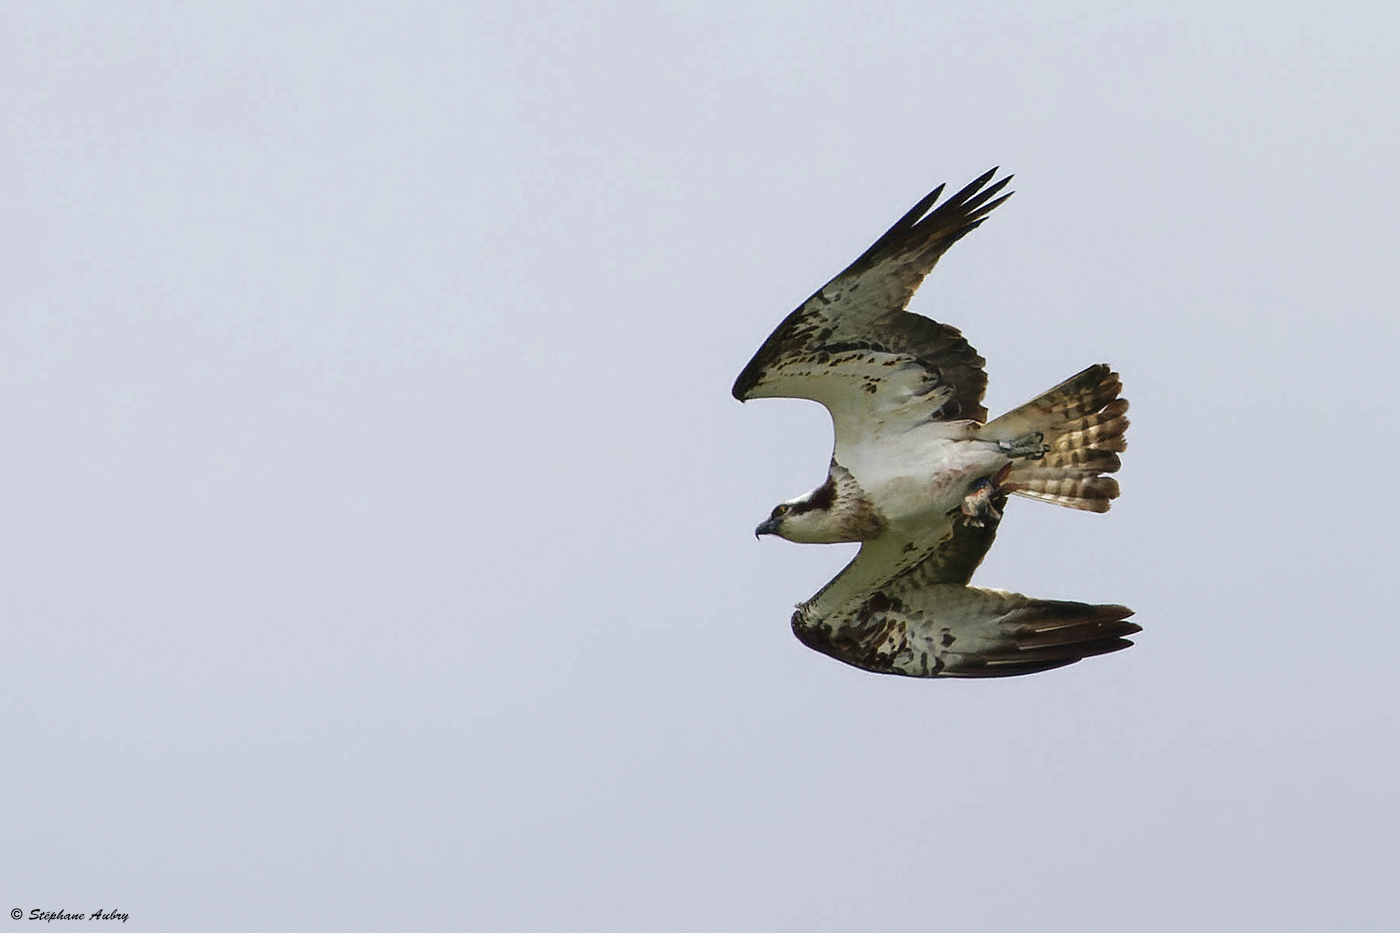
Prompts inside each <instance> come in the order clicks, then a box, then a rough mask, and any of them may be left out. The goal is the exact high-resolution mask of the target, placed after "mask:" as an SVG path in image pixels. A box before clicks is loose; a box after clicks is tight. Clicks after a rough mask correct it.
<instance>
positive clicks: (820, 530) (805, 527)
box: [753, 480, 858, 544]
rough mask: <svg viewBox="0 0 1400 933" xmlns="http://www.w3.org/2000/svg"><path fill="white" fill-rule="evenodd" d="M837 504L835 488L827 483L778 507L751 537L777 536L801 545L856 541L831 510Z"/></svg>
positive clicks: (837, 515)
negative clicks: (846, 531)
mask: <svg viewBox="0 0 1400 933" xmlns="http://www.w3.org/2000/svg"><path fill="white" fill-rule="evenodd" d="M836 501H837V500H836V484H835V483H834V482H832V481H831V480H827V481H826V483H825V484H824V485H822V486H818V487H817V488H816V489H814V490H812V491H811V492H809V493H807V495H805V496H798V497H797V498H796V499H789V500H787V501H786V502H780V503H778V505H777V506H775V507H774V509H773V513H772V514H771V515H769V516H768V520H767V521H765V522H763V524H761V525H759V526H758V527H757V528H755V529H754V532H753V533H754V536H755V537H757V536H758V535H777V536H778V537H780V538H786V539H787V540H789V541H796V542H798V543H801V544H831V543H834V542H837V541H854V540H858V539H856V538H851V537H849V536H848V535H847V534H846V533H845V529H844V527H843V526H844V524H845V523H844V522H842V521H841V520H840V519H841V516H840V514H839V513H838V511H837V510H836V509H834V508H833V506H834V505H835V504H836Z"/></svg>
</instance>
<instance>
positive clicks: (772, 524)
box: [753, 518, 779, 538]
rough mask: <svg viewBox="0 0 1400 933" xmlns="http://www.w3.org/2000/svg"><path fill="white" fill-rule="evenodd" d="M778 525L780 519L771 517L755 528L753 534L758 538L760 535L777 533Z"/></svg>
mask: <svg viewBox="0 0 1400 933" xmlns="http://www.w3.org/2000/svg"><path fill="white" fill-rule="evenodd" d="M778 525H779V521H778V519H776V518H770V519H768V520H767V521H766V522H764V523H763V524H762V525H759V526H758V527H757V528H755V529H754V530H753V536H754V537H755V538H757V537H758V536H759V535H775V534H777V533H778Z"/></svg>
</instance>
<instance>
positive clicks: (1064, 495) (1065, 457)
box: [981, 363, 1128, 512]
mask: <svg viewBox="0 0 1400 933" xmlns="http://www.w3.org/2000/svg"><path fill="white" fill-rule="evenodd" d="M1121 391H1123V383H1122V382H1121V381H1119V379H1118V374H1117V373H1115V372H1113V371H1112V369H1110V368H1109V367H1108V366H1107V365H1105V364H1103V363H1100V364H1098V365H1095V366H1090V367H1089V368H1088V369H1086V370H1084V371H1083V372H1081V373H1078V374H1077V375H1074V376H1071V377H1070V378H1069V379H1066V380H1065V381H1064V382H1062V383H1060V384H1059V385H1057V386H1055V388H1053V389H1051V390H1050V391H1048V392H1046V393H1045V394H1043V395H1041V396H1040V397H1038V398H1035V399H1033V400H1031V401H1029V402H1027V403H1026V404H1024V405H1022V406H1020V407H1019V408H1016V409H1013V410H1012V411H1009V412H1007V413H1006V414H1004V415H1002V416H1001V417H1000V418H997V419H996V420H995V421H992V422H989V423H988V424H987V425H986V426H984V427H983V428H982V431H981V434H982V436H983V437H986V438H987V439H988V440H1004V441H1015V440H1017V439H1021V438H1024V437H1026V436H1027V435H1033V434H1037V433H1038V434H1043V435H1044V440H1043V443H1044V445H1045V447H1046V450H1045V455H1044V456H1043V457H1042V458H1041V459H1039V460H1026V459H1017V460H1015V461H1013V464H1012V467H1011V472H1010V474H1008V475H1007V477H1006V479H1005V480H1004V481H1003V482H1002V483H1001V488H1002V489H1003V490H1005V491H1007V492H1014V493H1016V494H1017V495H1021V496H1029V497H1030V498H1032V499H1040V500H1042V501H1045V502H1053V503H1055V504H1056V505H1063V506H1066V507H1068V508H1072V509H1085V510H1087V511H1090V512H1107V511H1108V507H1109V506H1110V505H1111V504H1112V501H1113V500H1114V499H1116V498H1118V482H1117V480H1115V479H1114V478H1113V477H1111V476H1104V475H1103V474H1105V473H1116V472H1117V471H1118V468H1119V467H1120V466H1121V465H1122V461H1120V460H1119V459H1118V455H1119V454H1120V453H1122V452H1123V451H1124V450H1126V449H1127V447H1128V442H1127V439H1126V437H1125V436H1124V435H1125V433H1126V432H1127V430H1128V419H1127V417H1125V416H1126V414H1127V411H1128V400H1127V399H1124V398H1119V397H1118V393H1119V392H1121Z"/></svg>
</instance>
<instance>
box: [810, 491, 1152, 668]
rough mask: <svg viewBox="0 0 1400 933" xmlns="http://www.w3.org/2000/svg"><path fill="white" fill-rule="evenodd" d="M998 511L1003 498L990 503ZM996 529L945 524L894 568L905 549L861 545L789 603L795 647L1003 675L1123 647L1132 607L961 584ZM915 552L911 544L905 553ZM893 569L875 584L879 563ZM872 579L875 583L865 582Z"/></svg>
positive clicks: (863, 661)
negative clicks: (937, 536)
mask: <svg viewBox="0 0 1400 933" xmlns="http://www.w3.org/2000/svg"><path fill="white" fill-rule="evenodd" d="M994 504H995V505H996V506H997V508H998V509H1000V508H1002V507H1003V506H1004V505H1005V499H1004V498H1003V499H1001V500H999V501H998V502H996V503H994ZM995 535H996V527H995V523H989V524H988V525H987V526H986V527H983V528H975V527H971V526H968V525H965V524H960V523H958V524H954V525H952V527H951V530H950V531H949V532H947V533H946V534H945V535H944V536H943V538H942V539H941V540H939V541H938V543H937V544H936V545H934V546H933V547H932V548H931V549H930V550H928V551H926V552H922V553H925V554H926V555H927V556H924V557H922V559H919V560H917V562H912V561H911V562H909V563H907V564H906V565H905V566H904V567H903V568H902V569H901V567H899V566H898V563H899V561H898V556H897V555H899V554H900V553H901V552H905V551H906V549H907V548H908V547H909V545H908V543H907V542H906V543H905V544H904V545H899V546H897V547H896V546H895V542H888V543H881V539H876V540H875V541H872V542H868V543H867V544H865V545H863V546H862V547H861V552H860V553H859V554H858V555H856V559H855V560H854V561H852V562H851V564H850V566H848V567H847V568H846V569H845V570H843V571H842V572H841V573H840V574H838V575H837V577H836V579H834V580H832V581H831V583H829V584H827V586H826V587H825V588H824V589H823V590H822V591H821V592H820V593H818V594H817V595H816V596H815V597H813V598H812V599H811V600H809V601H808V602H806V603H803V604H802V605H801V606H799V607H798V610H797V612H796V613H794V614H793V617H792V630H793V632H794V633H795V634H796V635H797V637H798V638H799V639H800V640H801V641H802V643H803V644H805V645H807V646H808V647H809V648H813V649H815V650H817V651H820V652H821V653H822V654H826V655H829V656H831V657H833V658H835V659H837V660H838V661H843V662H845V663H846V664H850V665H853V666H855V667H859V668H862V669H864V670H867V671H874V672H876V673H880V674H903V675H906V676H910V677H935V676H944V677H1010V676H1013V675H1016V674H1031V673H1035V672H1036V671H1044V670H1049V669H1051V668H1054V667H1063V666H1064V665H1066V664H1073V663H1074V662H1075V661H1078V660H1081V659H1083V658H1087V657H1091V656H1093V655H1098V654H1107V653H1109V652H1110V651H1119V650H1121V649H1123V648H1127V647H1129V646H1130V645H1132V642H1130V641H1128V640H1127V639H1126V637H1125V636H1128V635H1131V634H1133V633H1134V632H1137V631H1140V630H1141V628H1140V626H1138V625H1136V624H1134V623H1132V622H1127V621H1124V620H1125V619H1127V618H1128V616H1130V615H1132V610H1130V609H1127V608H1125V607H1123V606H1113V605H1103V606H1095V605H1089V604H1087V603H1079V602H1063V601H1060V600H1052V599H1034V598H1031V597H1029V596H1022V595H1020V594H1019V593H1007V592H1004V591H1002V590H989V589H980V588H978V587H971V586H967V581H968V580H970V579H971V578H972V572H973V571H974V570H975V569H976V568H977V565H978V564H979V563H981V561H982V557H983V555H985V554H986V553H987V549H988V548H989V547H991V544H992V539H993V538H994V537H995ZM909 553H912V554H914V555H915V556H916V557H917V555H918V554H919V553H921V552H920V551H919V550H918V549H917V548H916V549H914V550H913V551H911V552H909ZM892 555H893V556H894V560H895V566H893V567H892V568H891V569H893V570H894V573H893V575H891V576H887V577H886V578H885V580H884V581H883V582H879V580H880V577H881V576H882V572H881V570H882V567H890V566H891V565H890V562H891V559H892ZM871 581H876V582H871Z"/></svg>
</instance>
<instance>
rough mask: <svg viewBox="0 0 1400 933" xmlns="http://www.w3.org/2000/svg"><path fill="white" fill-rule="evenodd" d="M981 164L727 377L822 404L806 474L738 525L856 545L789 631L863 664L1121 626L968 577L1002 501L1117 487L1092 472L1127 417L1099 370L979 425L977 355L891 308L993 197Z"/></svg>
mask: <svg viewBox="0 0 1400 933" xmlns="http://www.w3.org/2000/svg"><path fill="white" fill-rule="evenodd" d="M996 173H997V169H992V170H991V171H989V172H987V173H986V174H985V175H983V176H982V177H981V178H978V179H976V180H975V181H973V182H972V183H971V184H969V185H968V186H967V187H965V188H963V189H962V190H961V191H959V192H958V193H957V194H955V195H953V196H952V197H950V198H948V199H947V200H945V201H944V202H943V203H942V204H937V202H938V199H939V196H940V195H941V194H942V193H943V186H942V185H940V186H939V187H938V188H936V189H935V190H934V191H933V192H932V193H930V194H929V195H928V196H927V197H925V198H924V199H923V200H921V201H920V202H919V203H918V204H915V205H914V207H913V208H912V209H911V210H910V211H909V212H908V213H907V214H905V215H904V216H903V217H901V218H900V219H899V220H898V222H896V223H895V225H894V226H893V227H891V228H890V229H889V231H888V232H886V233H885V235H884V236H882V237H880V238H879V239H878V240H876V241H875V244H874V245H873V246H871V247H870V248H869V249H868V250H866V251H865V253H864V254H862V255H861V256H860V258H859V259H857V260H856V261H855V262H853V263H851V265H850V266H849V267H848V268H847V269H846V270H845V271H844V272H842V273H841V274H840V275H838V276H836V278H834V279H832V280H831V281H830V282H828V283H827V284H826V285H824V286H822V288H821V289H820V290H819V291H818V292H817V293H816V294H815V295H813V296H812V297H811V298H808V299H807V300H806V301H805V302H803V304H802V306H801V307H799V308H798V309H797V310H796V311H793V312H792V313H791V314H789V315H788V316H787V318H786V319H785V320H784V321H783V322H782V323H781V324H779V325H778V329H777V330H775V331H773V333H772V335H771V336H769V338H768V339H767V340H766V341H764V343H763V346H761V347H759V349H758V352H757V353H756V354H754V357H753V359H752V360H750V361H749V364H748V365H747V366H745V367H744V371H743V372H741V373H740V374H739V378H738V379H737V380H736V381H735V383H734V397H735V398H737V399H739V401H741V402H742V401H747V400H748V399H751V398H771V397H779V398H805V399H812V400H813V401H817V402H820V403H822V404H823V405H824V406H826V409H827V410H828V411H829V412H830V413H831V420H832V424H833V426H834V428H835V434H836V445H835V450H834V451H833V453H832V457H831V465H830V467H829V468H828V472H827V477H826V482H825V483H823V484H822V485H820V486H818V487H817V488H816V489H814V490H812V491H811V492H809V493H807V494H806V495H803V496H798V497H797V498H795V499H789V500H788V501H786V502H783V503H780V504H779V505H778V506H777V507H776V508H774V509H773V512H772V514H771V515H770V516H769V517H768V518H767V519H766V520H765V521H764V522H763V523H762V524H761V525H759V526H758V528H757V529H756V534H759V535H764V534H771V535H777V536H778V537H780V538H786V539H787V540H789V541H797V542H802V543H814V544H827V543H834V542H839V541H858V542H860V545H861V547H860V552H859V553H858V554H857V555H856V557H855V559H854V560H852V561H851V563H850V564H848V565H847V566H846V568H845V569H844V570H842V571H841V572H840V573H839V574H837V576H836V577H835V579H833V580H832V581H831V582H830V583H828V584H827V585H826V586H824V587H822V589H821V590H820V591H819V592H818V593H817V594H816V595H815V596H813V597H812V598H811V599H809V600H807V601H806V602H804V603H800V604H798V606H797V611H796V612H795V613H794V614H793V617H792V629H793V632H794V633H795V634H796V635H797V637H798V638H799V639H800V640H801V641H802V642H803V643H804V644H805V645H807V646H808V647H810V648H814V649H815V650H817V651H820V652H822V653H823V654H827V655H830V656H831V657H833V658H835V659H837V660H838V661H843V662H845V663H847V664H851V665H854V666H855V667H859V668H863V669H865V670H867V671H875V672H877V673H884V674H904V675H907V676H912V677H934V676H944V677H1006V676H1011V675H1015V674H1030V673H1034V672H1036V671H1044V670H1049V669H1050V668H1055V667H1062V666H1063V665H1066V664H1073V663H1074V662H1075V661H1078V660H1081V659H1083V658H1086V657H1090V656H1093V655H1099V654H1107V653H1108V652H1110V651H1118V650H1119V649H1122V648H1127V647H1129V646H1130V645H1131V644H1132V642H1130V641H1128V640H1127V639H1126V637H1125V636H1128V635H1131V634H1133V633H1134V632H1137V631H1140V628H1139V626H1137V625H1136V624H1134V623H1132V622H1128V621H1126V619H1127V618H1128V616H1130V615H1132V612H1131V611H1130V610H1129V609H1127V608H1125V607H1123V606H1114V605H1090V604H1087V603H1079V602H1064V601H1060V600H1051V599H1034V598H1032V597H1029V596H1022V595H1020V594H1019V593H1008V592H1005V591H1003V590H992V589H982V588H980V587H973V586H969V585H968V581H969V580H971V578H972V573H973V571H974V570H976V569H977V565H978V564H980V563H981V562H982V557H983V555H985V554H986V553H987V549H988V548H989V547H991V545H992V539H993V538H994V537H995V535H996V530H997V526H998V524H999V523H1000V522H1001V513H1002V510H1003V509H1004V508H1005V507H1006V501H1007V496H1008V494H1011V493H1014V494H1016V495H1020V496H1028V497H1030V498H1032V499H1040V500H1041V501H1043V502H1053V503H1055V504H1056V505H1063V506H1067V507H1069V508H1073V509H1084V510H1086V511H1090V512H1104V511H1107V510H1108V507H1109V504H1110V503H1111V502H1112V500H1113V499H1114V498H1116V497H1117V495H1118V484H1117V482H1116V481H1115V480H1114V479H1113V478H1112V477H1111V476H1107V475H1105V474H1108V473H1113V472H1115V471H1116V470H1117V469H1118V467H1119V459H1118V454H1119V453H1120V452H1121V451H1123V450H1124V448H1125V447H1126V442H1125V440H1124V432H1125V431H1126V430H1127V428H1128V419H1127V418H1126V417H1124V415H1125V413H1126V412H1127V410H1128V402H1127V400H1126V399H1123V398H1120V397H1119V394H1118V393H1119V392H1120V391H1121V390H1122V387H1123V386H1122V383H1121V382H1119V380H1118V374H1117V373H1115V372H1113V371H1112V370H1111V369H1110V368H1109V367H1108V366H1106V365H1102V364H1100V365H1096V366H1090V367H1089V368H1088V369H1086V370H1084V371H1083V372H1081V373H1079V374H1077V375H1075V376H1071V377H1070V378H1069V379H1066V380H1065V381H1064V382H1062V383H1060V384H1059V385H1057V386H1055V387H1054V388H1053V389H1051V390H1049V391H1048V392H1046V393H1044V394H1043V395H1041V396H1040V397H1038V398H1035V399H1033V400H1031V401H1029V402H1027V403H1026V404H1024V405H1022V406H1020V407H1019V408H1016V409H1013V410H1012V411H1010V412H1007V413H1006V414H1004V415H1002V416H1001V417H999V418H995V419H993V420H991V421H988V420H987V410H986V409H985V408H983V407H982V396H983V393H984V391H985V390H986V386H987V376H986V373H985V372H983V369H982V367H983V365H984V363H985V360H983V359H982V357H981V356H979V355H978V354H977V351H975V350H974V349H972V347H971V346H969V345H968V342H967V341H966V340H965V339H964V338H963V336H962V334H961V333H960V332H959V331H958V330H957V329H955V328H953V327H950V326H948V325H947V324H940V323H938V322H936V321H931V320H929V319H928V318H926V317H921V316H920V315H917V314H911V313H909V312H908V311H906V310H904V309H905V306H906V305H908V304H909V299H910V298H911V297H912V296H913V294H914V291H915V289H917V288H918V287H919V284H920V283H921V282H922V281H923V279H924V276H926V275H928V274H929V272H930V271H931V270H932V269H933V266H934V264H935V263H937V262H938V259H939V257H940V256H942V255H943V253H944V251H945V250H947V249H948V247H950V246H952V245H953V244H954V243H956V242H957V241H958V240H959V239H961V238H962V237H963V236H965V235H966V234H967V233H969V232H971V231H972V230H973V229H974V228H975V227H977V226H978V225H980V224H981V223H982V221H983V220H985V219H986V217H987V215H988V214H989V213H991V211H992V210H993V209H994V208H995V207H996V206H997V205H999V204H1001V203H1002V202H1003V201H1005V200H1006V199H1007V198H1008V197H1010V194H1009V193H1007V194H1001V191H1002V189H1003V188H1005V187H1006V183H1007V182H1008V181H1010V177H1006V178H1002V179H1001V180H1000V181H997V182H992V179H993V177H995V175H996ZM935 204H937V206H936V207H935Z"/></svg>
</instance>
